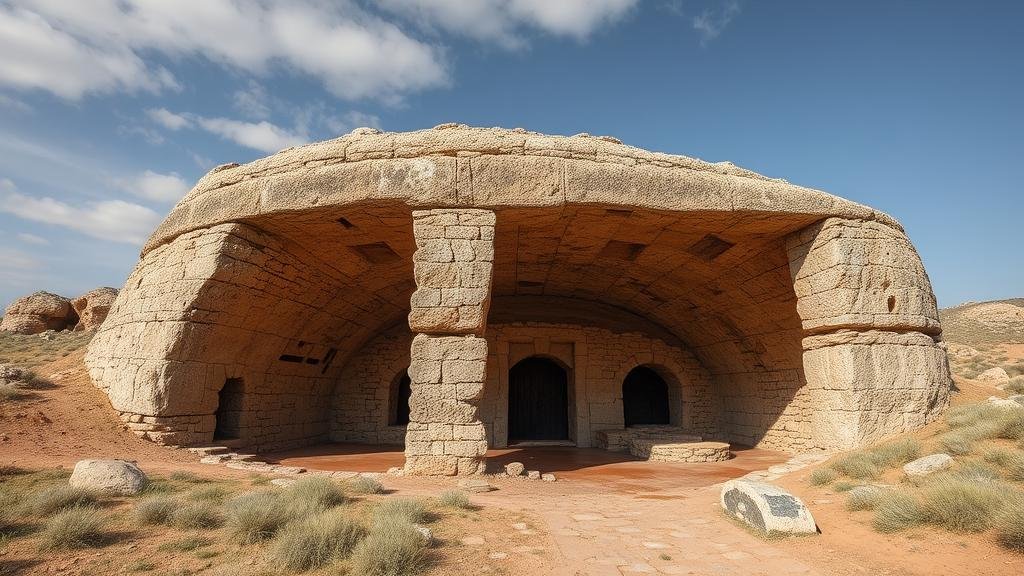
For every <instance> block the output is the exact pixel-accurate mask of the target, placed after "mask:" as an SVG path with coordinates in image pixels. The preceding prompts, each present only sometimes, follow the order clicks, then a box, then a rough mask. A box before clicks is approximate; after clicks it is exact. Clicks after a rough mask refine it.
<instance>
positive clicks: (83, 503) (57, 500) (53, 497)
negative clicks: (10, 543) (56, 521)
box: [27, 485, 99, 516]
mask: <svg viewBox="0 0 1024 576" xmlns="http://www.w3.org/2000/svg"><path fill="white" fill-rule="evenodd" d="M98 499H99V498H98V496H97V494H96V493H95V492H93V491H92V490H86V489H84V488H73V487H71V486H66V485H58V486H51V487H48V488H44V489H43V490H41V491H39V492H36V493H35V494H33V495H32V496H31V497H30V498H29V501H28V504H27V507H28V510H29V511H30V512H31V513H32V514H35V515H36V516H50V515H51V514H55V513H58V512H60V511H62V510H67V509H69V508H84V507H90V506H93V505H94V504H96V502H97V500H98Z"/></svg>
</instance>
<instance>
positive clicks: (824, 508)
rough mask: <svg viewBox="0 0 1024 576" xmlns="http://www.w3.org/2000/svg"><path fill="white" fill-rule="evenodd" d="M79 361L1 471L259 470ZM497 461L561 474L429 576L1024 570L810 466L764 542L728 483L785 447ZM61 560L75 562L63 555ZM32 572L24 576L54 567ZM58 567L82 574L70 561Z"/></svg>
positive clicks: (394, 457)
mask: <svg viewBox="0 0 1024 576" xmlns="http://www.w3.org/2000/svg"><path fill="white" fill-rule="evenodd" d="M82 355H83V352H82V351H78V352H75V353H73V354H70V355H69V356H67V357H64V358H61V359H59V360H57V361H55V362H53V363H51V364H48V365H45V366H43V367H41V368H40V369H39V370H38V372H39V373H40V374H41V375H43V376H47V377H49V378H50V379H51V380H52V381H53V382H54V386H53V387H51V388H49V389H44V390H38V391H35V392H33V394H34V397H33V398H30V399H28V400H25V401H21V402H18V403H16V404H6V405H0V465H15V466H19V467H22V468H32V469H36V468H52V467H57V466H63V467H70V466H72V465H73V464H74V462H75V461H77V460H79V459H82V458H88V457H115V458H124V459H129V460H135V461H138V463H139V464H140V466H141V467H142V468H143V469H144V470H146V471H149V472H155V473H167V472H171V471H176V470H189V471H192V472H195V473H197V474H201V475H204V476H217V477H222V478H239V479H249V478H250V476H251V474H252V473H251V472H248V471H242V470H233V469H229V468H227V467H224V466H220V465H204V464H200V463H199V462H198V457H196V456H194V455H193V454H191V453H189V452H187V451H185V450H176V449H172V448H165V447H160V446H156V445H153V444H151V443H148V442H146V441H143V440H141V439H138V438H137V437H135V436H134V435H133V434H131V433H130V432H128V431H126V430H125V429H124V428H123V425H122V423H121V422H120V421H119V420H118V419H117V416H116V414H115V413H114V412H113V410H112V409H111V408H110V406H109V403H108V402H107V399H106V397H105V395H104V394H103V392H102V391H100V390H98V389H96V388H95V387H93V386H92V384H91V382H90V380H89V377H88V375H87V373H86V372H85V370H84V367H83V364H82ZM958 384H959V385H960V387H961V388H962V389H963V393H962V394H963V395H964V396H965V397H972V398H973V397H982V398H983V397H985V396H986V395H987V393H988V390H989V389H988V388H986V387H984V386H982V385H979V384H975V383H971V382H964V381H958ZM936 425H938V424H936ZM489 456H490V457H491V464H492V466H493V467H495V468H497V467H498V466H500V465H501V464H503V463H505V462H509V461H513V460H518V461H522V462H524V463H525V464H526V465H527V468H529V469H539V470H542V471H543V472H554V473H555V474H556V476H557V477H558V481H557V482H542V481H530V480H526V479H525V478H522V479H519V478H516V479H513V478H507V477H498V476H494V477H491V478H489V480H490V481H491V483H492V484H493V485H494V486H496V487H497V488H498V489H497V490H495V491H493V492H489V493H485V494H472V495H471V500H472V501H473V503H474V504H477V505H479V506H481V507H482V509H483V512H485V514H483V515H482V516H481V519H480V520H479V521H478V522H474V523H471V524H462V525H458V526H459V529H461V530H464V533H462V534H450V535H447V538H446V540H445V541H446V545H445V546H443V547H442V548H441V549H440V552H441V553H442V554H443V555H444V557H445V558H446V559H445V561H444V562H440V563H438V564H436V565H435V566H434V567H433V568H432V569H431V570H430V571H429V572H428V574H453V575H454V574H531V575H542V574H548V575H564V574H569V575H580V576H583V575H591V576H599V575H627V574H646V573H653V574H698V575H704V574H724V575H728V574H737V575H739V574H742V575H761V574H763V575H780V574H822V575H832V574H835V575H847V574H849V575H854V574H857V575H859V574H878V575H894V576H897V575H918V574H919V575H928V576H932V575H935V574H986V575H1002V574H1006V575H1011V574H1013V575H1019V574H1024V556H1022V555H1018V554H1014V553H1011V552H1007V551H1005V550H1002V549H1000V548H999V547H998V546H996V544H995V543H994V542H992V541H990V539H988V537H986V536H982V537H978V536H958V535H951V534H949V533H945V532H939V531H935V530H932V529H928V528H921V529H913V530H910V531H907V532H905V533H900V534H897V535H882V534H879V533H876V532H874V531H873V530H872V529H871V526H870V519H869V516H860V515H858V513H850V512H847V511H846V510H845V508H844V506H843V503H844V497H843V495H842V494H836V493H833V492H831V490H830V489H829V488H819V487H812V486H810V485H809V483H808V482H807V477H808V475H809V474H810V472H811V471H812V470H813V467H809V468H805V469H803V470H799V471H797V472H793V473H790V474H788V475H786V476H784V477H782V478H781V479H780V480H778V481H777V483H778V484H780V485H782V486H784V487H786V488H788V489H789V490H791V491H792V492H794V493H795V494H797V495H798V496H800V497H801V498H803V499H804V501H805V502H806V503H807V505H808V506H809V507H810V509H811V511H812V513H813V514H814V517H815V520H816V521H817V523H818V526H819V527H820V530H821V533H820V534H819V535H816V536H810V537H802V538H782V539H771V540H765V539H762V538H760V537H758V536H756V535H754V534H752V533H750V532H748V531H747V530H746V529H744V528H743V527H741V526H739V525H738V524H736V523H734V522H732V521H731V520H729V519H728V518H726V517H725V516H724V515H723V514H722V512H721V510H720V507H719V505H718V495H719V490H720V483H721V482H722V481H724V480H726V479H728V478H731V477H737V476H741V475H743V474H745V473H747V472H749V471H754V470H764V469H766V468H768V467H769V466H771V465H773V464H778V463H781V462H784V461H785V460H786V459H787V457H786V456H785V455H783V454H779V453H773V452H769V451H765V450H757V449H741V450H737V455H736V458H734V459H733V460H730V461H728V462H724V463H709V464H661V463H647V462H640V461H636V460H634V459H631V458H628V457H624V456H622V455H618V454H609V453H605V452H601V451H598V450H578V449H573V448H528V449H515V448H513V449H508V450H494V451H492V452H491V453H490V454H489ZM265 459H267V460H270V461H276V462H280V463H283V464H290V465H297V466H303V467H307V468H317V469H331V470H362V471H378V472H380V471H384V470H386V469H387V468H389V467H391V466H397V465H400V464H401V461H402V456H401V452H400V451H397V449H395V448H382V447H365V446H364V447H355V446H352V445H332V446H320V447H313V448H308V449H304V450H298V451H293V452H289V453H284V454H271V455H265ZM381 481H382V482H383V483H384V485H385V487H386V488H387V489H388V490H389V491H392V492H393V493H397V494H409V495H421V494H430V495H436V494H437V493H439V492H440V491H442V490H445V489H450V488H453V487H454V486H455V484H456V483H457V480H456V479H451V478H415V477H392V476H382V477H381ZM112 553H115V554H116V553H117V550H112ZM75 554H76V553H70V555H72V556H73V555H75ZM80 554H81V555H82V556H91V555H94V554H96V552H95V551H88V552H82V553H80ZM60 560H61V562H64V561H66V560H68V558H67V555H65V556H62V558H61V559H60ZM55 562H56V560H55ZM62 565H63V564H62ZM71 565H74V563H73V562H72V563H71ZM36 568H39V570H36V569H28V570H26V571H24V572H23V573H37V572H43V571H50V570H51V569H53V571H58V570H57V569H58V568H59V567H57V566H55V565H54V566H50V565H49V564H47V565H45V566H37V567H36ZM63 573H69V574H73V573H76V572H75V571H74V568H70V569H69V570H68V571H63Z"/></svg>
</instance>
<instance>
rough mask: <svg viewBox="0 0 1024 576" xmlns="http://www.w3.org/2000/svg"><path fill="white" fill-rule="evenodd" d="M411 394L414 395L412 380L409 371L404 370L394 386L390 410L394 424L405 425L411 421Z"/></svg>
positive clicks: (392, 423)
mask: <svg viewBox="0 0 1024 576" xmlns="http://www.w3.org/2000/svg"><path fill="white" fill-rule="evenodd" d="M409 396H412V381H411V380H410V379H409V371H408V370H402V373H401V374H399V375H398V376H397V377H396V381H395V384H394V385H393V386H392V393H391V410H390V412H391V418H390V420H391V422H390V424H391V425H392V426H405V425H406V424H408V423H409Z"/></svg>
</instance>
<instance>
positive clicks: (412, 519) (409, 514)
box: [373, 498, 433, 524]
mask: <svg viewBox="0 0 1024 576" xmlns="http://www.w3.org/2000/svg"><path fill="white" fill-rule="evenodd" d="M373 519H374V523H375V524H379V523H386V522H391V521H405V522H408V523H410V524H421V523H423V522H429V521H431V520H433V516H432V515H431V514H430V512H429V511H428V510H427V508H426V506H424V505H423V502H422V501H420V500H415V499H412V498H396V499H394V500H385V501H384V502H381V503H380V504H378V505H377V506H376V507H375V508H374V509H373Z"/></svg>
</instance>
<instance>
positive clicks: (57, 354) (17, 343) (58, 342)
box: [0, 332, 95, 369]
mask: <svg viewBox="0 0 1024 576" xmlns="http://www.w3.org/2000/svg"><path fill="white" fill-rule="evenodd" d="M93 334H95V333H94V332H57V333H56V334H55V335H54V339H53V340H46V339H43V338H40V337H39V336H38V335H35V334H32V335H28V334H15V333H13V332H0V364H14V365H17V366H24V367H25V368H29V369H31V368H35V367H37V366H42V365H43V364H48V363H50V362H53V361H54V360H57V359H58V358H61V357H63V356H65V355H66V354H68V353H71V352H74V351H75V350H78V349H79V348H82V347H83V346H85V345H86V344H88V343H89V340H91V339H92V337H93Z"/></svg>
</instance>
